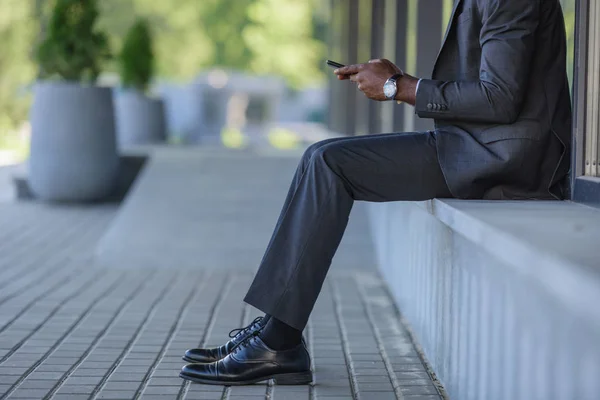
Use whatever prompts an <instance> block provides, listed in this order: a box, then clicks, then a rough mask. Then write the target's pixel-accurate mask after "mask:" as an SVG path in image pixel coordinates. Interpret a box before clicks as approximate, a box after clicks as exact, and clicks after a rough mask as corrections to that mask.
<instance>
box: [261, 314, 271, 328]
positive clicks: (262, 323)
mask: <svg viewBox="0 0 600 400" xmlns="http://www.w3.org/2000/svg"><path fill="white" fill-rule="evenodd" d="M270 319H271V316H270V315H269V314H265V316H264V317H263V318H262V319H261V320H260V325H261V326H265V325H266V324H267V322H269V320H270Z"/></svg>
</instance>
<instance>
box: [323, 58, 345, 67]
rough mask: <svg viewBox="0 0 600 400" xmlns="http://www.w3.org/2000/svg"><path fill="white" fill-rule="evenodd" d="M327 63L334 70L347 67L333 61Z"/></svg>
mask: <svg viewBox="0 0 600 400" xmlns="http://www.w3.org/2000/svg"><path fill="white" fill-rule="evenodd" d="M326 63H327V65H329V66H330V67H332V68H342V67H345V65H344V64H340V63H337V62H335V61H331V60H327V61H326Z"/></svg>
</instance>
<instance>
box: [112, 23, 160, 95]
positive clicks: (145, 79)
mask: <svg viewBox="0 0 600 400" xmlns="http://www.w3.org/2000/svg"><path fill="white" fill-rule="evenodd" d="M119 64H120V70H121V82H122V84H123V86H125V87H133V88H135V89H138V90H140V91H146V90H147V88H148V85H149V84H150V81H151V80H152V77H153V75H154V52H153V50H152V35H151V33H150V28H149V26H148V22H147V21H146V20H145V19H143V18H139V19H138V20H137V21H136V22H135V24H133V26H132V27H131V29H130V30H129V32H127V36H126V37H125V43H124V45H123V49H122V50H121V53H120V55H119Z"/></svg>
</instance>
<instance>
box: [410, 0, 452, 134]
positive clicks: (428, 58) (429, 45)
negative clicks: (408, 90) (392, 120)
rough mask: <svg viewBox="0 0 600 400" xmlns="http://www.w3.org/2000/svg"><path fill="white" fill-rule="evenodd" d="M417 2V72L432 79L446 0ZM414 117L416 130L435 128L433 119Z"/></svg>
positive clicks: (422, 76) (418, 74)
mask: <svg viewBox="0 0 600 400" xmlns="http://www.w3.org/2000/svg"><path fill="white" fill-rule="evenodd" d="M411 1H415V0H411ZM417 3H418V6H417V7H418V8H417V26H416V32H417V42H416V49H417V52H416V71H415V73H416V75H417V77H419V78H429V79H430V78H431V73H432V71H433V66H434V64H435V60H436V58H437V55H438V52H439V50H440V46H441V44H442V36H443V32H442V29H443V27H444V26H443V22H442V19H443V15H444V1H443V0H418V1H417ZM444 22H445V21H444ZM413 118H415V120H414V130H415V131H426V130H431V129H433V120H431V119H421V118H418V117H416V116H414V114H413Z"/></svg>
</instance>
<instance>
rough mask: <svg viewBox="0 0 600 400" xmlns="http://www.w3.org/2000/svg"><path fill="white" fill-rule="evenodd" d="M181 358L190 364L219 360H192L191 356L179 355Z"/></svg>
mask: <svg viewBox="0 0 600 400" xmlns="http://www.w3.org/2000/svg"><path fill="white" fill-rule="evenodd" d="M181 359H182V360H183V361H185V362H188V363H190V364H210V363H212V362H215V361H219V360H213V361H199V360H194V359H193V358H188V357H186V356H183V357H181Z"/></svg>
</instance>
